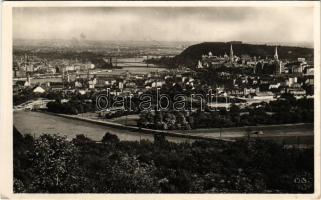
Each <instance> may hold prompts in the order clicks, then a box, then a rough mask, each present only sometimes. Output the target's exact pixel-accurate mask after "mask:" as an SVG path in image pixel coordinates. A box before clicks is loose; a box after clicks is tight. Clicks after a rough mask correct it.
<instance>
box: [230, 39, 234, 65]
mask: <svg viewBox="0 0 321 200" xmlns="http://www.w3.org/2000/svg"><path fill="white" fill-rule="evenodd" d="M233 59H234V55H233V46H232V44H231V48H230V61H231V63H233Z"/></svg>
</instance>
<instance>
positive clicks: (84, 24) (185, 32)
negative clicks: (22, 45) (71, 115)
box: [13, 7, 313, 43]
mask: <svg viewBox="0 0 321 200" xmlns="http://www.w3.org/2000/svg"><path fill="white" fill-rule="evenodd" d="M80 34H83V35H84V36H86V38H87V39H89V40H116V41H117V40H126V41H127V40H129V41H141V40H158V41H230V40H242V41H246V42H291V43H293V42H313V8H309V7H282V8H277V7H257V8H253V7H188V8H185V7H158V8H156V7H154V8H149V7H146V8H144V7H138V8H137V7H136V8H129V7H112V8H111V7H104V8H98V7H97V8H95V7H90V8H89V7H88V8H70V7H69V8H14V12H13V35H14V38H25V39H70V38H73V37H79V35H80Z"/></svg>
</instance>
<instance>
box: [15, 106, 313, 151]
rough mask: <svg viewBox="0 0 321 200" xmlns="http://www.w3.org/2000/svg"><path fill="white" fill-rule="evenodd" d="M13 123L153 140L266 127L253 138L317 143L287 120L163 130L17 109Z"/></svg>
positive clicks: (242, 134) (34, 130)
mask: <svg viewBox="0 0 321 200" xmlns="http://www.w3.org/2000/svg"><path fill="white" fill-rule="evenodd" d="M14 125H15V126H16V127H17V129H18V130H19V131H21V132H22V133H24V134H27V133H29V134H32V135H34V136H36V137H37V136H40V135H41V134H43V133H49V134H57V133H59V134H61V135H65V136H67V137H68V138H70V139H73V138H74V137H75V136H76V135H78V134H84V135H86V136H87V137H89V138H91V139H93V140H95V141H100V140H101V138H102V137H103V135H104V134H105V133H106V132H110V133H112V134H115V135H117V136H118V137H119V139H120V140H125V141H140V140H144V139H145V140H150V141H153V140H154V135H155V134H164V135H165V138H166V139H167V140H169V141H172V142H178V143H180V142H193V141H195V140H199V139H202V140H204V139H205V140H220V139H222V140H225V141H235V140H237V139H241V138H247V137H248V134H247V133H248V132H249V130H251V131H255V130H263V133H264V134H263V135H258V134H256V135H255V134H251V135H250V137H251V138H253V139H254V138H260V139H264V140H273V141H275V142H277V143H279V144H284V145H285V146H291V145H292V146H300V147H303V148H311V147H313V144H314V139H313V138H314V137H313V124H291V125H290V124H285V125H272V126H257V127H238V128H222V129H196V130H190V131H184V132H182V131H161V130H152V129H146V128H142V129H139V128H138V127H133V126H125V125H122V124H117V123H113V122H107V121H100V120H97V119H86V118H83V117H82V116H81V115H78V116H77V115H64V114H56V113H48V112H31V111H18V112H14Z"/></svg>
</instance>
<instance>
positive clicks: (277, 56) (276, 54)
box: [274, 46, 279, 61]
mask: <svg viewBox="0 0 321 200" xmlns="http://www.w3.org/2000/svg"><path fill="white" fill-rule="evenodd" d="M274 59H275V60H276V61H278V60H279V55H278V47H277V46H275V53H274Z"/></svg>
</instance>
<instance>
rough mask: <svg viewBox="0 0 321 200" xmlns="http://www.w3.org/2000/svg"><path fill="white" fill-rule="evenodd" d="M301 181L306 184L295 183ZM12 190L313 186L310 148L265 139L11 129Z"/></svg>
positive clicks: (278, 189) (297, 188) (278, 188)
mask: <svg viewBox="0 0 321 200" xmlns="http://www.w3.org/2000/svg"><path fill="white" fill-rule="evenodd" d="M303 178H304V180H305V182H306V183H305V184H301V183H302V181H301V182H300V180H303ZM14 191H15V192H18V193H19V192H27V193H31V192H32V193H37V192H41V193H47V192H48V193H58V192H59V193H67V192H68V193H74V192H77V193H159V192H161V193H187V192H190V193H203V192H207V193H213V192H214V193H218V192H234V193H236V192H238V193H244V192H246V193H254V192H255V193H261V192H262V193H263V192H287V193H302V192H303V193H309V192H313V150H297V149H283V148H281V147H280V146H279V145H277V144H274V143H271V142H267V141H260V140H256V141H238V142H235V143H225V142H206V141H196V142H194V143H192V144H188V143H180V144H176V143H171V142H167V141H164V140H156V141H155V142H154V143H153V142H149V141H141V142H128V141H119V140H118V138H117V136H113V135H111V134H109V133H108V134H106V135H105V136H104V138H103V141H102V142H99V143H97V142H93V141H91V140H90V139H88V138H86V137H85V136H83V135H78V136H77V137H76V138H75V139H73V140H72V141H69V140H67V139H66V138H64V137H61V136H58V135H47V134H44V135H42V136H41V137H39V138H37V139H34V138H32V137H31V136H29V135H25V136H22V135H21V134H20V133H19V132H18V131H17V130H16V129H14Z"/></svg>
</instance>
